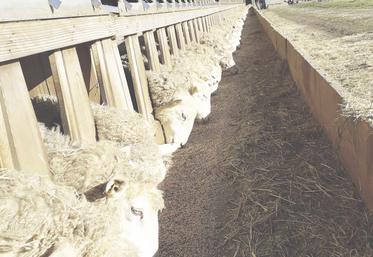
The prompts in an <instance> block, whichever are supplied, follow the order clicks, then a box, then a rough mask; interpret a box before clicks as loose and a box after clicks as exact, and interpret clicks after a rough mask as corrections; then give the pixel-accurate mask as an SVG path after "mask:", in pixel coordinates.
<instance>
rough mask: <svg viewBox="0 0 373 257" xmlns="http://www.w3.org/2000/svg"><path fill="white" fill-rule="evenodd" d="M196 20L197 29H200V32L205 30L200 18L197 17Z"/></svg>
mask: <svg viewBox="0 0 373 257" xmlns="http://www.w3.org/2000/svg"><path fill="white" fill-rule="evenodd" d="M197 21H198V29H199V31H201V33H202V32H205V28H204V26H203V24H202V18H198V19H197Z"/></svg>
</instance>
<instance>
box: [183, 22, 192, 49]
mask: <svg viewBox="0 0 373 257" xmlns="http://www.w3.org/2000/svg"><path fill="white" fill-rule="evenodd" d="M181 25H182V27H183V33H184V39H185V44H186V45H190V35H189V29H188V23H187V22H182V23H181Z"/></svg>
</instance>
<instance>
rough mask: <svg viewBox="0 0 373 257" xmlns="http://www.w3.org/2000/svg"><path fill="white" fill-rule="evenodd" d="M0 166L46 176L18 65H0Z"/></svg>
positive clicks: (36, 131)
mask: <svg viewBox="0 0 373 257" xmlns="http://www.w3.org/2000/svg"><path fill="white" fill-rule="evenodd" d="M0 142H1V147H0V165H1V167H4V168H14V169H17V170H27V171H32V172H36V173H37V174H38V175H42V176H48V175H49V170H48V161H47V156H46V152H45V149H44V146H43V143H42V140H41V136H40V131H39V127H38V124H37V121H36V117H35V113H34V110H33V107H32V104H31V100H30V96H29V94H28V91H27V86H26V81H25V79H24V77H23V73H22V68H21V65H20V63H19V61H13V62H8V63H3V64H0Z"/></svg>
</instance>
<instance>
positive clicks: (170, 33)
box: [167, 25, 179, 56]
mask: <svg viewBox="0 0 373 257" xmlns="http://www.w3.org/2000/svg"><path fill="white" fill-rule="evenodd" d="M167 34H168V38H169V39H170V43H171V44H170V45H171V53H172V54H173V55H174V56H178V55H179V48H178V47H177V39H176V32H175V26H174V25H171V26H169V27H167Z"/></svg>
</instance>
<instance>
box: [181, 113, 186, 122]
mask: <svg viewBox="0 0 373 257" xmlns="http://www.w3.org/2000/svg"><path fill="white" fill-rule="evenodd" d="M181 118H182V119H183V121H186V119H187V116H186V115H185V113H183V112H182V113H181Z"/></svg>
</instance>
